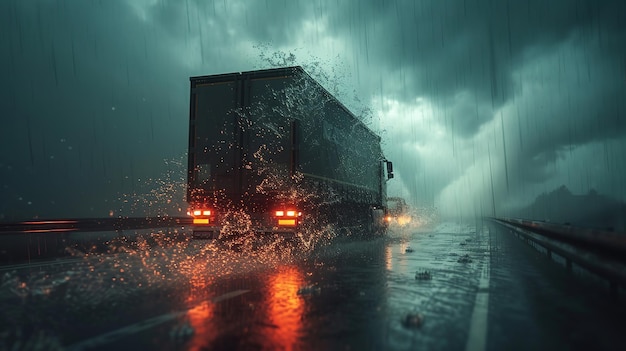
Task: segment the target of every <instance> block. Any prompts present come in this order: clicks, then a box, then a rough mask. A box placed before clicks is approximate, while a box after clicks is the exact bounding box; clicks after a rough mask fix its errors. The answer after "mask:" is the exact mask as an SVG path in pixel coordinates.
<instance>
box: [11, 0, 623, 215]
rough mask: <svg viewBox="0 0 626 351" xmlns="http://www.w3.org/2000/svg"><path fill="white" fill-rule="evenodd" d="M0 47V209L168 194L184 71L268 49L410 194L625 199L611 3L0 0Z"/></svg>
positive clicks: (487, 205) (458, 208)
mask: <svg viewBox="0 0 626 351" xmlns="http://www.w3.org/2000/svg"><path fill="white" fill-rule="evenodd" d="M0 51H1V55H0V76H1V77H2V79H0V113H1V125H0V147H1V154H0V155H1V157H0V219H2V218H4V219H11V218H28V217H33V216H40V217H52V216H67V217H74V216H95V217H100V216H108V215H110V214H113V215H118V214H128V212H129V211H130V210H129V209H128V206H129V205H128V204H126V205H120V198H122V199H124V197H125V196H124V194H126V195H129V194H132V193H133V192H145V191H146V189H154V192H153V193H152V194H148V195H146V196H144V197H142V199H141V201H143V202H142V205H152V207H151V209H150V211H151V213H158V212H159V211H162V210H161V208H163V207H164V206H165V205H164V203H167V201H168V200H169V201H171V202H172V203H170V204H169V205H168V206H170V207H171V208H177V207H178V206H179V205H180V206H184V204H183V203H181V200H182V199H181V198H180V196H179V195H180V194H182V192H180V186H182V184H183V179H181V177H184V169H185V167H186V160H185V159H184V154H185V149H186V146H187V133H188V131H187V128H188V101H189V97H188V93H189V92H188V84H189V82H188V77H189V76H195V75H206V74H215V73H226V72H233V71H245V70H252V69H260V68H269V67H272V66H278V65H303V66H304V67H305V69H307V71H309V72H310V73H311V74H312V75H314V76H315V77H316V78H318V79H319V80H320V81H321V82H322V83H323V84H324V85H325V86H326V88H327V89H329V90H330V91H331V92H333V93H334V94H335V95H337V96H338V97H339V98H340V99H341V100H342V101H343V102H344V103H345V104H346V105H347V106H348V107H350V108H351V109H352V110H353V111H354V112H355V113H357V114H361V113H363V112H364V111H365V112H366V113H365V114H364V115H365V116H364V120H365V121H366V122H367V123H368V124H369V125H370V126H371V128H372V129H374V130H375V131H377V132H379V133H380V134H381V136H382V137H383V141H384V149H385V153H386V156H387V158H389V159H390V160H392V161H394V165H395V168H396V176H397V178H396V179H394V180H392V181H390V182H389V183H388V184H389V193H390V195H400V196H404V197H405V198H406V199H407V200H408V201H409V202H410V203H412V204H414V205H420V206H422V205H423V206H436V207H437V208H438V209H439V210H440V212H441V213H442V214H444V215H458V214H473V213H489V214H491V213H492V212H493V211H494V209H495V210H496V212H497V214H505V212H506V211H507V209H509V208H512V207H514V206H518V205H523V204H526V203H528V202H530V201H532V200H533V199H534V198H535V197H536V196H537V195H539V194H541V193H543V192H549V191H552V190H553V189H555V188H557V187H559V186H560V185H566V186H567V187H569V188H570V189H571V190H572V192H574V193H586V192H588V191H589V190H590V189H591V188H594V189H596V190H597V191H598V192H600V193H601V194H606V195H610V196H612V197H615V198H618V199H620V200H624V199H626V184H625V181H624V174H625V173H626V157H625V156H624V155H625V153H624V152H625V151H626V2H625V1H622V0H594V1H591V0H553V1H544V0H519V1H517V0H509V1H507V0H502V1H499V0H498V1H496V0H455V1H453V0H447V1H442V0H432V1H430V0H428V1H419V0H415V1H390V0H387V1H383V0H371V1H357V0H354V1H343V0H342V1H337V0H332V1H331V0H320V1H291V0H280V1H278V0H277V1H272V0H267V1H252V0H249V1H238V0H219V1H208V0H207V1H204V0H202V1H201V0H188V1H184V0H126V1H124V0H100V1H87V0H74V1H72V0H66V1H62V0H59V1H53V0H39V1H35V0H33V1H23V0H3V1H0ZM367 111H370V112H367ZM172 184H175V188H176V189H177V191H175V190H173V189H171V188H170V187H171V185H172ZM133 201H136V200H133V199H130V202H133ZM125 206H126V207H125ZM168 208H169V207H168ZM171 208H170V209H169V210H168V211H170V210H171Z"/></svg>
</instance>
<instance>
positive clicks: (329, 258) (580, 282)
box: [0, 222, 626, 350]
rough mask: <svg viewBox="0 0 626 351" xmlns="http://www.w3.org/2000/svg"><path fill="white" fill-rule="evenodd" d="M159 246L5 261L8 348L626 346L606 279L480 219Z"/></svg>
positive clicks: (4, 343) (1, 303)
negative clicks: (335, 237)
mask: <svg viewBox="0 0 626 351" xmlns="http://www.w3.org/2000/svg"><path fill="white" fill-rule="evenodd" d="M153 241H154V242H142V241H139V242H138V243H135V244H133V245H128V246H125V245H118V246H115V248H114V249H112V250H111V252H109V253H107V254H92V255H80V256H77V257H75V258H70V259H64V260H61V261H55V262H53V263H51V262H46V263H42V264H37V265H35V264H31V265H26V266H6V265H5V266H2V267H0V274H2V281H1V285H0V310H2V317H0V326H1V329H0V330H1V332H0V349H17V350H33V349H70V350H82V349H99V350H110V349H120V350H121V349H135V350H136V349H154V350H205V349H206V350H213V349H215V350H232V349H246V350H248V349H252V350H290V349H296V350H299V349H304V350H346V349H348V350H464V349H476V350H481V349H488V350H503V349H519V350H527V349H546V350H555V349H556V350H560V349H583V348H592V349H621V347H618V346H619V345H620V341H621V335H626V334H624V332H625V331H626V330H625V327H624V325H626V324H625V323H623V322H620V320H619V318H620V317H621V316H623V311H624V309H623V308H622V307H620V305H617V304H616V303H614V302H612V301H610V300H609V299H608V294H607V293H606V292H605V291H602V289H599V288H598V285H597V284H595V283H589V284H587V283H585V280H584V279H580V278H577V277H574V276H572V275H571V274H569V273H567V272H566V271H565V270H564V269H561V267H559V266H558V265H556V264H552V263H551V262H549V261H547V260H546V259H545V258H544V257H542V256H541V255H540V254H538V253H537V252H536V251H535V250H534V249H532V248H530V247H528V246H527V245H525V244H523V243H522V242H520V241H519V239H517V238H514V237H512V236H511V235H510V234H508V233H506V232H504V231H501V230H495V229H493V228H489V227H488V226H487V225H483V223H480V222H479V223H478V225H475V224H474V223H472V224H470V225H465V224H463V225H460V224H442V225H439V226H437V227H436V228H430V229H419V228H410V227H407V228H397V229H396V230H394V231H393V232H392V233H390V235H389V237H387V238H378V239H369V240H355V241H349V242H341V243H335V244H333V245H330V246H325V247H318V248H316V249H314V250H313V249H311V250H304V252H303V251H302V250H298V251H297V252H292V251H290V250H287V249H286V248H285V246H284V245H283V243H278V244H277V245H275V246H271V245H269V246H266V247H263V248H261V249H257V250H254V251H248V250H246V249H241V250H226V249H225V248H224V247H222V246H221V245H216V244H215V243H212V242H209V241H185V242H170V241H168V240H167V233H165V234H163V235H161V240H159V237H157V238H156V239H154V238H153ZM155 242H156V244H155ZM407 321H408V322H407Z"/></svg>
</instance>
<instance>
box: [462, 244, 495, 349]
mask: <svg viewBox="0 0 626 351" xmlns="http://www.w3.org/2000/svg"><path fill="white" fill-rule="evenodd" d="M487 249H488V252H489V255H487V257H486V260H485V261H486V262H485V263H483V269H482V272H481V274H480V279H479V281H478V292H477V293H476V301H475V302H474V311H473V312H472V320H471V321H470V330H469V335H468V338H467V343H466V344H465V350H466V351H483V350H485V348H486V346H487V345H486V343H487V328H488V325H487V322H488V321H487V317H488V315H489V276H490V275H489V265H490V261H491V247H490V246H488V248H487Z"/></svg>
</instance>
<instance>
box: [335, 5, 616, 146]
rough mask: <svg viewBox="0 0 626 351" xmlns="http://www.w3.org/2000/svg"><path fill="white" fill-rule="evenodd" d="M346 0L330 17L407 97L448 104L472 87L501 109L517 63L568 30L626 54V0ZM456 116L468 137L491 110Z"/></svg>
mask: <svg viewBox="0 0 626 351" xmlns="http://www.w3.org/2000/svg"><path fill="white" fill-rule="evenodd" d="M341 4H342V6H343V7H344V11H340V12H334V14H333V16H334V17H335V18H334V19H331V20H330V22H331V23H335V24H336V25H337V26H345V28H344V29H343V30H344V31H345V32H348V33H350V35H351V36H353V37H354V38H355V41H356V42H357V48H358V50H359V53H360V54H361V55H362V56H363V57H364V58H363V59H361V60H362V61H366V60H367V61H369V62H370V63H371V64H373V65H381V66H383V67H386V70H387V72H389V75H390V76H391V77H394V78H395V77H399V78H400V79H398V80H397V83H398V84H395V85H390V86H386V87H385V89H386V90H387V91H385V92H384V93H386V94H387V93H394V94H396V95H397V96H399V97H402V98H405V99H409V100H410V99H412V98H414V97H415V96H416V95H425V96H429V97H430V98H432V99H433V100H434V101H437V102H438V103H439V104H441V105H446V104H448V103H449V102H450V100H451V99H454V97H455V96H456V95H457V94H459V93H463V92H469V93H470V94H471V95H472V97H473V98H474V99H475V102H476V104H480V105H487V106H491V107H493V108H498V107H500V106H502V105H503V104H504V103H506V102H507V101H510V100H511V99H512V98H513V97H514V95H515V89H516V87H515V84H514V81H513V79H514V77H513V72H514V71H515V70H516V68H517V67H519V66H520V65H522V64H524V62H526V60H529V59H532V58H533V57H532V56H531V55H542V53H543V51H544V50H550V48H551V47H553V46H554V45H558V44H559V43H561V42H562V41H564V40H567V39H568V38H570V37H571V36H581V37H583V38H589V39H591V40H594V41H595V40H596V39H597V45H601V47H602V50H603V51H604V52H605V53H606V54H607V55H610V56H616V57H618V58H621V59H623V57H624V41H623V38H624V34H626V32H625V28H626V27H625V23H626V17H625V16H626V15H625V14H626V3H624V2H623V1H617V0H607V1H570V0H563V1H548V2H546V1H541V0H528V1H491V0H459V1H390V2H389V1H387V2H385V1H367V2H363V1H360V2H342V3H341ZM590 64H593V62H591V63H590ZM470 117H473V118H470ZM452 118H455V119H458V120H459V123H457V124H456V130H455V132H457V133H459V134H461V135H464V136H469V135H471V134H473V133H475V132H476V131H477V130H478V127H479V126H480V125H481V124H483V123H485V122H486V121H488V120H490V119H491V118H492V116H491V114H490V113H488V112H487V111H480V110H478V111H476V110H475V109H472V108H468V109H467V110H466V111H465V112H464V113H455V114H453V117H452ZM468 121H471V122H468Z"/></svg>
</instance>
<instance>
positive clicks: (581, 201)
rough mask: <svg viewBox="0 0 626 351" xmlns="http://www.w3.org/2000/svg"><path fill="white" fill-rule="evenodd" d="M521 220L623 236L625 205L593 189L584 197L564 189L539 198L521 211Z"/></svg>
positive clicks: (563, 187) (562, 187) (560, 188)
mask: <svg viewBox="0 0 626 351" xmlns="http://www.w3.org/2000/svg"><path fill="white" fill-rule="evenodd" d="M518 217H521V218H529V219H535V220H544V221H548V222H553V223H562V224H563V223H569V224H571V225H575V226H581V227H590V228H597V229H603V230H614V231H620V232H624V231H625V217H626V204H625V203H624V202H621V201H617V200H615V199H613V198H610V197H608V196H604V195H599V194H598V192H597V191H595V190H593V189H592V190H590V191H589V193H587V194H585V195H574V194H572V192H571V191H570V190H569V189H568V188H567V187H566V186H564V185H562V186H561V187H559V188H558V189H556V190H554V191H552V192H550V193H547V194H546V193H543V194H541V195H539V196H538V197H537V198H536V199H535V201H534V202H533V203H532V204H531V205H530V206H528V207H525V208H523V209H521V210H520V211H519V216H518Z"/></svg>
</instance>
